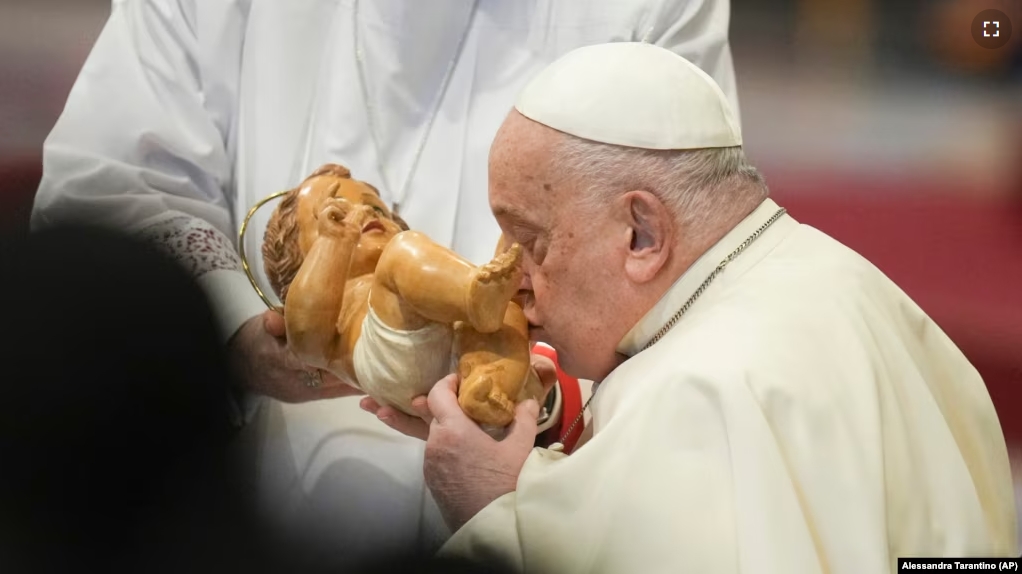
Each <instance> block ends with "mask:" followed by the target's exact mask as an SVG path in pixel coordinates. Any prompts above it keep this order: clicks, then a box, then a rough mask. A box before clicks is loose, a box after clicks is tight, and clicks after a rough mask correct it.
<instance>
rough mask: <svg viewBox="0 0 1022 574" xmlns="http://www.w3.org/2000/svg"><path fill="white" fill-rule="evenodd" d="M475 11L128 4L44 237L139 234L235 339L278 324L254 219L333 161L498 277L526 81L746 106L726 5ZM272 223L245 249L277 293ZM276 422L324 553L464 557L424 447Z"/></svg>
mask: <svg viewBox="0 0 1022 574" xmlns="http://www.w3.org/2000/svg"><path fill="white" fill-rule="evenodd" d="M472 4H473V3H472V1H471V0H430V1H421V0H362V1H361V2H360V3H359V8H358V9H359V14H358V18H357V22H356V18H355V17H354V16H355V14H354V2H353V1H352V0H301V1H299V0H114V1H113V10H112V14H111V17H110V20H109V22H108V23H107V25H106V27H105V28H104V30H103V32H102V34H101V35H100V37H99V39H98V41H97V43H96V45H95V47H94V49H93V51H92V53H91V55H90V56H89V58H88V60H87V62H86V64H85V66H84V68H83V70H82V73H81V75H80V77H79V79H78V81H77V82H76V84H75V86H74V88H73V89H72V91H71V94H70V96H69V99H68V102H67V106H66V108H65V110H64V113H63V114H62V115H61V117H60V119H59V120H58V122H57V124H56V126H55V128H54V130H53V132H52V133H51V134H50V136H49V138H48V139H47V141H46V144H45V147H44V151H43V163H44V173H43V181H42V183H41V185H40V189H39V193H38V196H37V198H36V203H35V210H34V212H33V225H34V226H35V227H36V228H38V227H41V226H45V225H50V224H53V223H57V222H60V221H66V220H69V219H86V220H90V221H93V222H98V223H103V224H109V225H114V226H121V227H138V228H142V229H143V230H144V232H145V233H146V235H147V236H149V237H151V238H154V239H155V240H157V241H162V242H164V243H166V244H167V245H168V247H169V248H170V250H171V251H173V252H175V253H176V255H178V256H179V257H180V258H181V259H182V260H184V261H185V262H187V264H188V265H189V267H190V268H191V269H192V270H193V271H194V272H195V274H196V275H197V276H198V277H199V281H200V283H201V284H202V285H203V286H204V287H205V288H206V289H207V291H208V292H209V294H210V295H211V297H212V300H213V302H214V305H215V307H216V309H217V311H218V312H219V316H220V319H221V324H222V327H223V330H224V332H225V334H231V333H234V331H235V330H236V329H237V328H238V326H239V325H241V324H242V323H243V322H244V321H245V320H247V319H249V318H251V317H253V316H255V315H257V314H258V313H260V312H262V311H264V310H265V306H264V305H263V304H262V302H261V301H260V300H259V299H258V298H257V297H256V295H255V293H254V292H253V290H252V288H251V287H250V286H249V284H248V281H247V280H246V278H245V276H244V275H243V274H242V273H241V271H240V266H239V264H238V261H237V255H236V253H235V246H234V245H233V239H234V237H235V236H236V234H237V231H238V228H239V225H240V223H241V221H242V219H243V218H244V216H245V214H246V212H247V211H248V210H249V208H250V207H251V206H252V205H253V204H254V203H255V202H256V201H258V200H260V199H262V198H263V197H265V196H267V195H269V194H271V193H273V192H277V191H280V190H284V189H288V188H290V187H293V186H295V185H297V184H298V183H299V182H300V181H301V180H302V179H303V178H304V177H305V176H307V175H309V174H310V173H311V172H312V171H313V170H314V169H316V168H317V167H319V166H320V165H321V164H323V163H325V162H338V163H342V164H344V165H346V166H347V167H349V168H350V169H351V171H352V173H353V175H354V177H356V178H358V179H362V180H365V181H368V182H371V183H372V184H374V185H375V186H376V187H378V188H380V191H381V193H382V195H383V198H384V199H385V200H387V201H388V203H389V202H391V201H395V200H401V214H402V215H403V217H404V218H405V219H406V220H407V221H408V222H409V224H410V225H411V226H412V227H413V228H414V229H417V230H420V231H423V232H425V233H426V234H428V235H429V236H430V237H431V238H432V239H433V240H435V241H437V242H438V243H440V244H443V245H446V246H448V247H451V248H453V249H454V250H456V251H457V252H459V253H461V254H462V255H464V256H466V257H467V258H469V259H470V260H472V261H474V262H476V263H482V262H484V261H487V260H489V258H490V257H491V256H492V254H493V250H494V247H495V245H496V241H497V238H498V236H499V233H500V231H499V228H498V227H497V224H496V222H495V221H494V219H493V217H492V215H491V214H490V210H489V204H488V200H487V194H486V189H487V155H488V152H489V146H490V142H491V140H492V139H493V136H494V134H495V133H496V130H497V128H498V127H499V125H500V123H501V122H502V121H503V119H504V117H505V116H506V114H507V113H508V111H509V110H510V109H511V107H512V105H513V103H514V98H515V95H516V94H517V93H518V92H519V90H520V89H521V88H522V86H523V84H524V82H526V81H527V80H528V79H529V78H530V77H531V76H532V75H533V74H534V73H535V72H537V71H538V70H540V69H541V68H542V67H544V66H545V65H546V64H548V63H549V62H551V61H553V60H554V59H555V58H556V57H558V56H560V55H562V54H564V53H566V52H568V51H569V50H571V49H573V48H576V47H578V46H582V45H587V44H596V43H602V42H607V41H638V40H646V41H649V42H651V43H655V44H657V45H661V46H664V47H667V48H669V49H671V50H674V51H676V52H677V53H679V54H681V55H683V56H684V57H685V58H687V59H689V60H690V61H692V62H694V63H695V64H697V65H699V66H700V67H701V68H703V69H704V70H706V71H707V72H708V73H709V74H710V75H712V76H713V78H714V79H715V80H716V81H717V83H718V84H720V86H721V87H722V88H723V90H724V92H725V93H726V94H728V97H729V99H730V100H731V102H732V103H733V104H734V105H735V106H737V98H736V91H735V83H734V70H733V66H732V62H731V53H730V49H729V47H728V42H727V29H728V18H729V12H730V6H729V3H728V2H727V0H585V1H576V2H550V1H546V0H479V2H478V8H477V10H476V11H475V13H474V14H473V13H472V10H471V7H472ZM356 25H357V26H358V29H357V34H356V28H355V26H356ZM466 29H467V30H468V32H467V35H464V31H465V30H466ZM463 35H464V47H463V49H462V51H461V52H462V53H461V54H460V57H456V55H457V52H458V49H457V48H458V45H459V43H460V42H461V39H462V37H463ZM356 38H358V39H359V40H360V42H361V44H362V48H363V53H364V60H363V62H364V66H363V67H362V72H364V73H360V71H359V66H358V64H357V62H358V61H357V59H356V57H355V46H354V41H355V39H356ZM452 65H453V68H452V73H451V75H450V80H449V86H448V88H447V90H446V93H445V95H444V96H443V98H439V92H440V91H441V90H440V87H441V85H442V84H443V79H444V77H445V74H446V71H447V70H448V69H449V68H451V67H452ZM362 88H365V91H366V92H367V93H368V96H369V99H370V100H371V103H372V113H373V117H374V118H375V130H374V132H375V140H376V144H378V145H374V137H373V134H372V133H370V131H369V126H370V124H369V122H368V120H367V117H368V116H367V113H368V112H367V106H366V102H365V99H364V97H363V89H362ZM437 101H439V102H440V103H439V107H438V108H437V107H436V102H437ZM434 109H437V113H436V114H435V121H433V122H432V127H431V129H430V130H429V132H428V137H425V134H426V128H427V125H428V124H430V121H429V119H430V117H432V116H433V115H434V114H433V110H434ZM736 109H737V108H736ZM420 142H422V146H421V159H420V160H419V162H418V167H417V168H416V169H414V170H413V168H412V165H413V163H414V158H415V156H416V155H417V154H418V151H419V148H420ZM377 148H378V149H379V155H380V156H382V157H378V155H377ZM378 159H379V160H380V161H379V162H378V161H377V160H378ZM378 163H382V165H383V166H385V167H384V169H385V170H386V172H387V177H386V178H384V177H382V176H381V174H380V172H379V169H378ZM384 179H386V180H387V181H388V182H389V183H390V185H391V186H392V187H393V188H388V187H387V186H386V185H385V182H384ZM406 180H407V181H408V187H407V195H406V196H405V197H398V195H399V194H400V190H401V189H402V188H403V187H404V185H405V181H406ZM270 211H271V208H269V207H268V208H267V209H264V210H263V211H262V212H260V213H258V214H257V215H256V216H255V217H254V218H253V220H252V224H251V227H250V232H249V234H248V236H247V241H246V251H247V253H248V254H249V259H250V262H251V263H252V266H253V270H254V271H255V274H256V275H257V277H260V278H261V277H262V267H261V261H260V258H259V255H258V254H259V251H260V249H259V248H260V244H261V241H262V233H263V229H264V228H265V224H266V221H267V219H268V218H269V215H270ZM204 226H205V227H204ZM210 226H211V227H212V229H210ZM211 231H218V232H219V233H220V234H221V235H220V236H218V237H217V236H216V234H215V233H211ZM263 290H264V291H267V292H269V290H268V286H267V285H266V284H265V282H264V283H263ZM261 407H262V408H261V410H259V412H258V416H257V417H256V418H255V419H254V421H253V422H252V424H250V425H249V427H248V428H247V429H246V430H247V431H248V432H250V433H251V434H252V436H250V437H249V438H251V439H252V440H253V441H254V442H255V443H257V450H258V451H259V460H258V465H259V468H260V471H259V472H260V485H261V487H262V490H263V491H264V492H265V494H266V498H267V501H268V503H269V504H270V505H271V506H272V508H273V509H274V510H275V512H278V513H280V514H282V515H283V516H285V517H287V518H288V519H291V520H293V521H294V523H295V524H296V525H302V524H304V525H306V526H307V527H308V533H307V538H308V539H310V540H312V539H317V538H318V539H322V540H323V541H324V543H325V544H326V545H328V546H330V547H331V548H336V549H337V551H338V552H339V553H343V554H344V555H345V556H352V557H358V556H359V555H361V554H368V555H373V554H375V553H378V552H386V551H389V550H391V549H400V550H408V549H409V547H413V546H416V545H419V544H421V545H422V547H423V548H424V549H429V548H435V547H436V546H437V545H438V541H442V540H443V537H444V536H446V532H445V530H444V528H443V526H442V521H441V520H440V519H439V514H438V513H436V512H435V511H434V509H433V506H432V501H431V500H430V498H429V496H428V495H427V494H426V490H425V488H424V486H423V481H422V453H423V445H422V443H421V441H418V440H414V439H410V438H408V437H405V436H403V435H400V434H398V433H396V432H394V431H391V430H390V429H389V428H387V427H385V426H384V425H383V424H382V423H380V422H379V421H377V420H376V419H375V417H373V416H371V415H369V414H367V413H364V412H362V411H361V410H360V409H359V408H358V398H352V399H338V400H333V401H325V402H318V403H311V404H301V405H284V404H280V403H277V402H275V401H265V402H262V404H261ZM295 528H298V526H295Z"/></svg>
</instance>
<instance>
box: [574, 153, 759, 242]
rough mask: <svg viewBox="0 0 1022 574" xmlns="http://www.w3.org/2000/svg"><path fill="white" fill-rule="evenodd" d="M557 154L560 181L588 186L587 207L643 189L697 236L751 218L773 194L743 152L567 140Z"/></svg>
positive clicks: (597, 205)
mask: <svg viewBox="0 0 1022 574" xmlns="http://www.w3.org/2000/svg"><path fill="white" fill-rule="evenodd" d="M556 153H557V154H558V155H557V166H558V170H559V171H560V175H561V176H562V177H563V178H570V179H571V180H575V181H578V180H581V181H583V182H584V183H583V185H584V186H588V188H587V189H586V188H584V189H583V194H584V199H583V200H582V203H583V205H584V206H585V207H589V208H590V209H593V208H599V207H600V206H605V205H607V203H609V202H610V201H611V200H613V198H614V196H616V195H617V194H620V193H624V192H626V191H631V190H637V189H641V190H645V191H648V192H650V193H652V194H653V195H655V196H657V197H658V198H659V199H660V201H662V202H664V204H665V205H666V206H667V208H668V210H670V211H671V212H672V213H673V214H674V216H675V217H676V218H677V220H678V222H679V223H680V224H682V225H683V226H684V227H685V228H686V229H689V230H692V231H693V232H696V233H698V232H700V231H705V230H709V229H713V228H715V227H716V225H717V224H720V223H723V222H724V221H727V220H730V219H731V218H732V217H734V216H735V215H737V214H738V213H737V212H739V211H742V210H743V209H744V210H745V212H747V211H748V208H750V207H754V206H755V205H756V204H758V203H759V201H762V200H763V199H764V198H766V197H767V195H768V194H769V190H768V188H767V186H766V182H765V181H764V179H763V176H761V175H760V173H759V171H757V170H756V168H755V167H753V166H752V164H750V163H749V161H748V160H747V159H746V157H745V153H744V152H743V151H742V148H741V146H735V147H726V148H706V149H694V150H649V149H639V148H630V147H624V146H618V145H611V144H604V143H598V142H593V141H589V140H584V139H581V138H578V137H575V136H571V135H567V134H564V136H563V141H562V143H561V144H560V145H559V146H558V149H557V150H556Z"/></svg>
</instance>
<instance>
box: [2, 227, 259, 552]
mask: <svg viewBox="0 0 1022 574" xmlns="http://www.w3.org/2000/svg"><path fill="white" fill-rule="evenodd" d="M0 269H3V275H4V277H5V280H4V281H3V282H0V294H2V297H0V300H2V301H3V302H4V303H5V307H6V313H5V315H6V319H7V320H6V321H5V322H4V324H5V325H6V329H7V334H6V335H5V336H4V337H3V340H4V341H5V343H4V345H3V347H2V356H3V360H2V362H0V364H2V365H3V367H4V369H5V371H6V372H5V373H4V376H3V377H2V378H3V381H4V383H3V385H2V387H0V388H2V393H3V395H2V398H0V460H2V465H3V468H4V470H3V472H0V497H2V502H0V508H3V511H2V512H0V521H2V523H3V527H2V534H0V545H2V546H3V547H4V549H3V551H0V562H2V563H0V569H2V570H4V571H13V572H32V571H60V570H63V569H65V568H66V569H67V571H70V570H71V569H72V566H73V567H74V568H73V569H75V570H85V571H91V570H92V568H90V567H91V566H94V567H97V568H103V569H104V570H107V571H111V570H120V571H130V570H135V571H143V570H144V571H152V570H163V569H174V568H175V567H178V568H179V567H181V566H183V565H184V564H182V560H188V559H194V558H196V557H201V558H202V559H203V560H210V561H213V562H218V563H220V564H224V563H225V561H224V560H223V559H224V558H225V557H224V556H223V551H224V550H226V549H228V548H230V547H232V546H233V547H235V548H237V547H238V544H239V543H240V542H243V541H240V540H236V539H235V538H236V537H237V536H238V535H239V534H240V532H239V531H238V529H237V528H233V527H234V526H236V523H238V522H239V519H241V518H242V517H243V516H242V512H243V509H244V508H245V506H244V505H242V504H241V503H240V502H241V501H240V497H239V496H238V495H237V493H235V492H234V490H233V489H231V488H230V487H231V484H230V477H229V474H230V473H229V472H228V470H229V469H228V464H227V459H226V458H225V457H224V453H225V447H226V445H227V444H228V441H229V439H230V437H231V434H232V428H231V426H230V422H229V419H228V417H227V410H226V407H227V396H228V395H227V387H226V385H227V383H228V380H229V372H228V367H227V363H226V361H225V356H224V355H223V353H222V348H221V345H220V343H219V341H218V337H217V333H216V327H215V324H214V322H213V319H212V315H211V313H210V311H209V309H208V306H207V304H206V302H205V299H204V297H203V294H202V293H201V291H199V289H198V288H197V286H195V285H194V284H192V282H191V281H190V279H189V278H188V276H187V275H186V274H185V273H184V271H183V270H180V269H178V268H177V267H176V265H175V264H174V263H172V262H170V261H169V260H167V259H165V258H163V257H162V256H161V255H159V254H158V253H156V252H155V251H154V250H152V249H150V248H149V247H148V246H145V245H141V244H139V243H136V242H134V241H130V240H128V239H126V238H124V237H121V236H119V235H116V234H113V233H111V232H107V231H102V230H99V229H89V228H63V229H55V230H51V231H47V232H44V233H39V234H33V235H28V234H25V233H18V234H9V235H8V237H6V238H5V239H4V240H3V243H2V247H0ZM218 556H219V558H221V559H220V560H218V559H217V558H218ZM83 566H84V567H85V568H83ZM189 570H190V568H189Z"/></svg>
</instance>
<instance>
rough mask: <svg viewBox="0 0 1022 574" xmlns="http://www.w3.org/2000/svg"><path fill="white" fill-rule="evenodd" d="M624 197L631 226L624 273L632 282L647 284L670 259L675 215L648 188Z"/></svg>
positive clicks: (630, 192)
mask: <svg viewBox="0 0 1022 574" xmlns="http://www.w3.org/2000/svg"><path fill="white" fill-rule="evenodd" d="M622 199H624V207H625V209H626V217H627V218H628V225H629V227H630V229H631V244H630V245H629V249H628V257H627V259H626V261H625V272H626V273H627V274H628V276H629V278H630V279H631V280H632V281H634V282H636V283H646V282H647V281H650V280H652V279H653V278H654V277H656V276H657V274H658V273H659V272H660V270H661V269H662V268H663V267H664V265H666V264H667V261H668V259H669V258H670V254H671V253H670V252H671V246H672V237H673V235H674V218H673V217H671V212H670V211H669V210H668V209H667V206H666V205H664V203H663V202H662V201H660V198H658V197H657V196H655V195H653V194H652V193H650V192H648V191H642V190H636V191H629V192H628V193H625V194H624V196H623V198H622Z"/></svg>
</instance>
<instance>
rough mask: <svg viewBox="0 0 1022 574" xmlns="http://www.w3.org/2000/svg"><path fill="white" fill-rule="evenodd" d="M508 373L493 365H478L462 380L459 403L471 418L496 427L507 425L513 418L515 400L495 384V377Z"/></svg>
mask: <svg viewBox="0 0 1022 574" xmlns="http://www.w3.org/2000/svg"><path fill="white" fill-rule="evenodd" d="M506 376H508V373H506V372H504V371H503V370H502V369H500V368H498V367H496V366H495V365H483V366H478V367H476V368H475V369H473V370H472V372H471V373H470V374H469V375H468V377H466V378H465V380H464V381H462V385H461V390H460V391H459V401H458V402H459V404H460V405H461V408H462V410H464V411H465V412H466V413H467V414H468V415H469V416H470V417H471V418H472V419H473V420H475V421H476V422H478V423H480V424H488V425H493V426H497V427H503V426H507V425H508V424H511V421H512V420H514V418H515V402H514V401H512V400H511V398H510V397H508V396H507V394H505V393H504V391H502V390H501V387H500V385H499V384H497V380H496V378H498V377H506Z"/></svg>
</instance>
